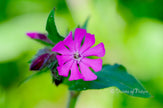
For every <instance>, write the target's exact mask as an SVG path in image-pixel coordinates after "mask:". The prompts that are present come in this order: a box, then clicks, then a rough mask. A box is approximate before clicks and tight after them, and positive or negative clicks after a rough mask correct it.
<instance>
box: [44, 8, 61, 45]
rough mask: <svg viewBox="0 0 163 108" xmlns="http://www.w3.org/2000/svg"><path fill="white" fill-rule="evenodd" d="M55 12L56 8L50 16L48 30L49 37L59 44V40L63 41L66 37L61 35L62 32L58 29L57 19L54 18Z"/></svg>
mask: <svg viewBox="0 0 163 108" xmlns="http://www.w3.org/2000/svg"><path fill="white" fill-rule="evenodd" d="M54 13H55V9H53V10H52V11H51V12H50V14H49V17H48V20H47V24H46V30H47V32H48V38H49V39H50V40H51V41H52V42H54V43H55V44H57V43H58V42H59V41H62V40H63V39H64V37H62V36H60V34H59V33H58V31H57V27H56V25H55V20H54Z"/></svg>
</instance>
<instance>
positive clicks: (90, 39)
mask: <svg viewBox="0 0 163 108" xmlns="http://www.w3.org/2000/svg"><path fill="white" fill-rule="evenodd" d="M94 44H95V36H94V35H92V34H90V33H87V34H86V36H85V40H84V43H83V45H82V47H81V48H80V52H81V53H82V52H84V51H85V50H87V49H88V48H90V47H91V46H93V45H94Z"/></svg>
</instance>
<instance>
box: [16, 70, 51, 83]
mask: <svg viewBox="0 0 163 108" xmlns="http://www.w3.org/2000/svg"><path fill="white" fill-rule="evenodd" d="M48 70H49V68H45V69H43V70H41V71H39V72H35V73H33V74H32V75H30V76H28V77H27V78H25V79H24V80H22V81H21V82H20V83H19V84H18V86H21V85H22V84H24V83H26V82H28V81H29V80H30V79H32V78H34V77H36V76H39V75H41V74H43V73H45V72H47V71H48Z"/></svg>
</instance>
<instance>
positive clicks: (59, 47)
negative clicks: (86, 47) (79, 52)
mask: <svg viewBox="0 0 163 108" xmlns="http://www.w3.org/2000/svg"><path fill="white" fill-rule="evenodd" d="M52 51H54V52H57V53H60V54H63V55H71V54H72V52H71V51H70V50H68V49H67V48H66V47H65V45H64V42H63V41H60V42H59V43H57V44H56V45H55V46H54V47H53V48H52Z"/></svg>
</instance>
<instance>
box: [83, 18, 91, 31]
mask: <svg viewBox="0 0 163 108" xmlns="http://www.w3.org/2000/svg"><path fill="white" fill-rule="evenodd" d="M89 19H90V17H87V19H86V20H85V22H84V24H83V25H82V26H81V28H83V29H87V25H88V21H89Z"/></svg>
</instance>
